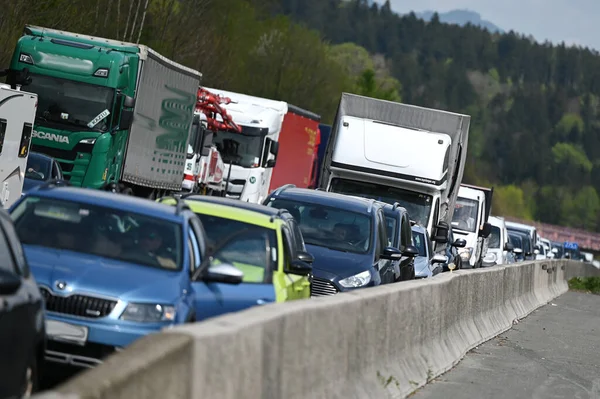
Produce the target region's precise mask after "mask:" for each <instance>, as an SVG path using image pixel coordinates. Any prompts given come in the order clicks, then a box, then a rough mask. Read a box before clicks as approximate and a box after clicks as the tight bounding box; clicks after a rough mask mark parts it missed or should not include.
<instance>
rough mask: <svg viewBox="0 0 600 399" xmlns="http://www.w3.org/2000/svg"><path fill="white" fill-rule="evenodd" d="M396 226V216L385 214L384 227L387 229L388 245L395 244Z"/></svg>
mask: <svg viewBox="0 0 600 399" xmlns="http://www.w3.org/2000/svg"><path fill="white" fill-rule="evenodd" d="M396 226H397V222H396V218H394V217H391V216H386V217H385V227H386V230H387V236H388V246H391V247H393V246H395V243H396V236H397V235H398V228H397V227H396Z"/></svg>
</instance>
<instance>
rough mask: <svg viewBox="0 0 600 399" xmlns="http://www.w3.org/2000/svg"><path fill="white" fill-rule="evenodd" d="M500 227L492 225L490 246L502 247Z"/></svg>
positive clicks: (489, 239)
mask: <svg viewBox="0 0 600 399" xmlns="http://www.w3.org/2000/svg"><path fill="white" fill-rule="evenodd" d="M500 247H501V245H500V227H498V226H492V231H491V233H490V236H489V238H488V248H494V249H497V248H500Z"/></svg>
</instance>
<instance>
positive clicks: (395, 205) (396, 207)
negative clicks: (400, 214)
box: [392, 202, 402, 211]
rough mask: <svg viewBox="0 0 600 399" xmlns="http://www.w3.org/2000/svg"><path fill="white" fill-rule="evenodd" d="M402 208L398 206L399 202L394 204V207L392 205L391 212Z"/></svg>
mask: <svg viewBox="0 0 600 399" xmlns="http://www.w3.org/2000/svg"><path fill="white" fill-rule="evenodd" d="M401 207H402V206H401V205H400V203H399V202H394V205H392V210H393V211H395V210H396V209H398V208H401Z"/></svg>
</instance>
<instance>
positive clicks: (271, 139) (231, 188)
mask: <svg viewBox="0 0 600 399" xmlns="http://www.w3.org/2000/svg"><path fill="white" fill-rule="evenodd" d="M206 90H208V91H210V92H211V93H214V94H216V95H219V96H222V97H227V98H228V99H230V100H231V101H230V102H227V103H225V104H223V108H224V109H225V110H227V112H228V113H229V114H230V115H231V118H232V120H233V122H234V123H235V124H236V125H238V126H240V127H241V133H239V132H232V131H230V130H221V131H218V132H215V135H214V137H213V141H214V143H215V144H216V145H217V148H218V150H219V152H220V154H221V156H222V157H223V161H224V163H225V171H224V176H225V178H226V182H227V183H226V184H227V190H226V191H227V194H226V195H227V197H229V198H237V199H240V200H242V201H246V202H253V203H262V201H263V200H264V199H265V198H266V196H267V195H268V193H269V192H270V191H272V190H274V189H276V188H277V187H280V186H282V185H284V184H289V183H291V184H295V185H296V186H297V187H311V186H312V185H313V184H314V181H315V179H316V168H315V165H316V159H317V150H318V145H319V121H320V119H321V117H320V116H319V115H317V114H314V113H312V112H310V111H307V110H304V109H302V108H299V107H296V106H294V105H291V104H288V103H286V102H283V101H275V100H270V99H266V98H261V97H255V96H250V95H246V94H240V93H234V92H229V91H225V90H219V89H214V88H208V87H207V88H206Z"/></svg>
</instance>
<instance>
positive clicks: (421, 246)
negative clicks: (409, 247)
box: [412, 230, 427, 256]
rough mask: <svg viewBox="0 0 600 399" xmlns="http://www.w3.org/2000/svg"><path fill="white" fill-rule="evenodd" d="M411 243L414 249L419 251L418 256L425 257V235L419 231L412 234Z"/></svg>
mask: <svg viewBox="0 0 600 399" xmlns="http://www.w3.org/2000/svg"><path fill="white" fill-rule="evenodd" d="M412 236H413V241H414V243H415V247H417V249H418V250H419V256H427V249H426V247H425V234H423V233H421V232H420V231H414V230H413V232H412Z"/></svg>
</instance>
